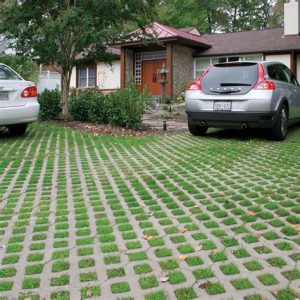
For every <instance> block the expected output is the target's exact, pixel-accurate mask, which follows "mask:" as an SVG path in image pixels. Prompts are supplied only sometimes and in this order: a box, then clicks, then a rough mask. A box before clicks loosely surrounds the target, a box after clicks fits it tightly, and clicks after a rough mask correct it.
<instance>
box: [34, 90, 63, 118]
mask: <svg viewBox="0 0 300 300" xmlns="http://www.w3.org/2000/svg"><path fill="white" fill-rule="evenodd" d="M60 100H61V94H60V92H59V91H58V90H53V91H49V90H45V91H44V92H43V93H41V94H39V95H38V102H39V104H40V114H39V117H40V119H41V120H52V119H55V118H57V116H58V115H59V113H60V112H61V104H60Z"/></svg>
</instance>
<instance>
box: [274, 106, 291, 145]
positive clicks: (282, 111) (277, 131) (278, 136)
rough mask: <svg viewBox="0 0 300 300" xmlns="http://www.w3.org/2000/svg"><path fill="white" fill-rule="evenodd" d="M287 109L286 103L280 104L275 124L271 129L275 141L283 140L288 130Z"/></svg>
mask: <svg viewBox="0 0 300 300" xmlns="http://www.w3.org/2000/svg"><path fill="white" fill-rule="evenodd" d="M288 119H289V117H288V109H287V106H286V104H282V105H281V106H280V108H279V111H278V114H277V120H276V123H275V126H274V127H273V128H272V130H271V135H272V138H273V139H274V140H276V141H283V140H285V138H286V135H287V131H288Z"/></svg>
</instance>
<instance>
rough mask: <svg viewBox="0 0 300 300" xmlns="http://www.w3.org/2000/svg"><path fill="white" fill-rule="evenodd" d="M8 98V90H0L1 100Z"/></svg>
mask: <svg viewBox="0 0 300 300" xmlns="http://www.w3.org/2000/svg"><path fill="white" fill-rule="evenodd" d="M7 100H9V99H8V92H0V101H7Z"/></svg>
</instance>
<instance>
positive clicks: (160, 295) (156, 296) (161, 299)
mask: <svg viewBox="0 0 300 300" xmlns="http://www.w3.org/2000/svg"><path fill="white" fill-rule="evenodd" d="M145 300H167V297H166V296H165V294H164V292H163V291H158V292H153V293H149V294H146V295H145Z"/></svg>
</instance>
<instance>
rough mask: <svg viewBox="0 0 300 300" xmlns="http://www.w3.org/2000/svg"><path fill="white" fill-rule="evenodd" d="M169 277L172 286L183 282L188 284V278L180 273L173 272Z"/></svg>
mask: <svg viewBox="0 0 300 300" xmlns="http://www.w3.org/2000/svg"><path fill="white" fill-rule="evenodd" d="M168 277H169V283H170V284H179V283H182V282H186V277H185V276H184V274H183V273H182V272H180V271H176V272H171V273H169V274H168Z"/></svg>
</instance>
